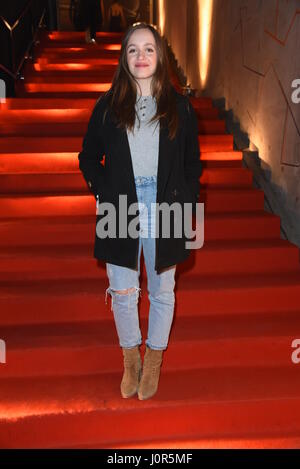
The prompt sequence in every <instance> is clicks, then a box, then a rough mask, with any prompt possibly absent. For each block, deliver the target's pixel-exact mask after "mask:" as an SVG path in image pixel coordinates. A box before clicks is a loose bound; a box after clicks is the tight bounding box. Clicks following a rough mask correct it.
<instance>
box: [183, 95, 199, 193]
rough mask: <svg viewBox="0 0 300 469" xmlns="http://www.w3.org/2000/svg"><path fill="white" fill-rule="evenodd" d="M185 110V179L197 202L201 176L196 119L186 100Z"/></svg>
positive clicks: (191, 107)
mask: <svg viewBox="0 0 300 469" xmlns="http://www.w3.org/2000/svg"><path fill="white" fill-rule="evenodd" d="M186 108H187V118H186V126H187V127H186V141H185V160H184V162H185V178H186V181H187V183H188V185H189V187H190V189H191V192H192V193H193V194H194V195H195V201H197V200H198V198H199V194H200V181H199V178H200V176H201V174H202V163H201V161H200V149H199V140H198V118H197V114H196V111H195V109H194V108H193V106H192V105H191V103H190V100H189V99H188V98H187V106H186Z"/></svg>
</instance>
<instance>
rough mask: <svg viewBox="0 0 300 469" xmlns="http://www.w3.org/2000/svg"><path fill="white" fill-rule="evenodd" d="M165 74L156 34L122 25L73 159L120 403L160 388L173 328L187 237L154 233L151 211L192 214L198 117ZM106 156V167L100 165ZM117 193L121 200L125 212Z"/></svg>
mask: <svg viewBox="0 0 300 469" xmlns="http://www.w3.org/2000/svg"><path fill="white" fill-rule="evenodd" d="M168 69H169V65H168V60H167V53H166V50H165V46H164V42H163V40H162V38H161V36H160V35H159V33H158V32H157V30H156V29H155V27H153V26H152V25H149V24H147V23H137V24H135V25H134V26H131V27H130V28H128V30H127V31H126V32H125V34H124V37H123V40H122V46H121V55H120V59H119V64H118V67H117V70H116V73H115V75H114V77H113V82H112V86H111V88H110V90H109V91H108V92H107V93H105V94H104V95H102V96H101V97H100V98H99V99H98V101H97V103H96V105H95V107H94V109H93V112H92V115H91V118H90V121H89V124H88V129H87V133H86V135H85V137H84V140H83V148H82V151H81V152H80V153H79V155H78V158H79V168H80V169H81V171H82V173H83V176H84V178H85V180H86V182H87V183H88V185H89V187H90V189H91V190H92V192H93V193H94V196H95V198H96V199H97V204H96V205H97V207H98V211H97V215H96V221H97V224H96V237H95V247H94V257H96V258H97V259H101V260H104V261H105V262H106V272H107V276H108V279H109V287H108V288H107V290H106V296H105V301H106V297H107V293H110V295H111V297H112V298H111V299H112V303H111V308H112V310H113V315H114V320H115V325H116V330H117V334H118V337H119V344H120V346H121V347H122V351H123V356H124V373H123V377H122V381H121V394H122V396H123V397H124V398H127V397H130V396H133V395H134V394H136V392H138V398H139V399H141V400H142V399H147V398H149V397H151V396H153V395H154V394H155V393H156V391H157V388H158V382H159V375H160V367H161V363H162V357H163V351H164V350H165V349H166V348H167V345H168V340H169V333H170V329H171V325H172V321H173V313H174V304H175V295H174V286H175V270H176V264H177V263H178V262H182V261H184V260H185V259H187V257H188V256H189V253H190V250H189V249H187V248H186V247H185V242H186V241H188V240H189V241H191V239H190V237H188V238H187V237H186V236H185V234H184V233H183V234H182V235H181V236H178V234H177V233H176V232H174V231H175V230H174V229H173V228H172V226H173V225H172V223H169V227H168V228H170V230H169V233H167V235H166V233H162V232H161V231H162V230H161V226H162V227H163V224H162V225H160V223H159V224H158V226H159V228H158V230H157V231H156V228H157V226H156V220H157V218H156V217H155V214H156V213H155V211H154V210H152V211H151V204H155V203H157V205H159V206H161V205H160V204H162V205H163V203H165V204H164V205H165V206H168V207H169V205H170V204H173V203H174V202H178V204H179V206H180V207H181V208H183V206H184V203H185V202H188V204H186V205H190V206H193V208H195V203H196V201H197V198H198V196H199V190H200V184H199V176H200V174H201V163H200V160H199V144H198V124H197V117H196V113H195V110H194V109H193V107H192V106H191V104H190V101H189V99H188V98H187V97H186V96H183V95H182V94H180V93H178V92H177V91H176V89H175V88H174V87H173V85H172V84H171V82H170V78H169V75H168ZM103 155H105V165H103V164H100V162H101V160H102V159H103ZM121 196H122V197H124V198H125V197H126V202H127V206H125V209H124V204H123V205H122V203H121V202H120V199H121ZM108 202H109V203H110V204H112V205H113V207H114V212H113V213H112V212H110V213H109V215H107V212H106V211H105V210H103V211H102V210H100V207H101V206H102V207H103V208H104V209H105V207H107V203H108ZM134 203H135V204H136V205H137V206H138V211H135V212H134V214H133V212H132V211H130V210H129V208H130V207H131V208H132V204H134ZM102 204H103V205H102ZM186 205H185V206H186ZM125 212H126V213H125ZM137 214H138V221H139V223H138V226H139V228H140V230H139V231H138V236H131V235H128V234H127V235H126V236H120V235H119V228H120V225H122V224H123V226H124V223H123V222H124V217H126V218H125V225H126V227H127V228H128V230H129V226H130V225H132V222H133V221H134V219H136V218H137ZM114 215H115V216H114ZM122 217H123V218H122ZM112 218H114V220H115V224H116V226H117V229H116V235H115V233H112V235H109V236H106V237H105V236H103V232H101V233H100V231H101V230H100V227H101V228H103V222H107V223H108V224H109V223H110V222H111V219H112ZM120 218H121V219H122V223H121V221H119V220H120ZM170 218H172V217H170ZM174 218H176V217H174ZM177 221H178V218H177ZM163 230H164V227H163ZM113 231H114V230H113ZM141 249H143V254H144V259H145V265H146V271H147V282H148V294H149V300H150V311H149V320H148V337H147V340H146V351H145V356H144V363H143V367H142V365H141V357H140V352H139V345H140V344H141V343H142V337H141V332H140V328H139V317H138V298H139V293H140V292H141V289H140V287H139V274H140V266H139V264H140V254H141Z"/></svg>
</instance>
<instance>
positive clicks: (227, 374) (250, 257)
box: [0, 32, 300, 448]
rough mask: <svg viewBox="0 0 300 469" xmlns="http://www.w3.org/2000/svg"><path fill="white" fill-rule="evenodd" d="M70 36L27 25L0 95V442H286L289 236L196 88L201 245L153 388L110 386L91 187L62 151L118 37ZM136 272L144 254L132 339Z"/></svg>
mask: <svg viewBox="0 0 300 469" xmlns="http://www.w3.org/2000/svg"><path fill="white" fill-rule="evenodd" d="M83 36H84V35H83V33H69V32H68V33H67V32H55V33H46V34H45V35H44V36H43V37H41V42H40V44H39V47H38V49H37V52H36V53H37V56H36V61H35V62H34V63H33V64H31V65H27V69H26V75H25V80H24V81H23V82H22V83H21V84H19V87H18V98H14V99H8V100H7V101H6V103H3V104H0V128H1V140H0V145H1V148H0V152H1V153H0V191H1V193H0V256H1V262H0V310H1V316H0V339H3V340H5V342H6V363H0V447H1V448H105V447H110V448H130V447H135V448H138V447H144V448H146V447H154V448H161V447H163V448H176V447H177V448H192V447H196V448H212V447H213V448H221V447H223V448H230V447H241V448H253V447H257V448H264V447H273V448H284V447H294V448H296V447H297V448H299V447H300V363H299V364H296V363H293V361H292V359H291V356H292V353H293V351H294V349H293V348H292V341H293V340H294V339H300V300H299V298H300V268H299V249H298V247H297V246H296V245H294V244H292V243H290V242H288V241H286V240H284V239H281V238H280V220H279V218H278V217H277V216H274V215H272V214H270V213H267V212H266V211H264V194H263V192H262V191H261V190H257V189H255V188H254V187H253V186H252V173H251V171H249V170H248V169H246V168H245V167H243V165H242V153H241V152H237V151H234V149H233V137H232V135H228V134H226V132H225V125H224V121H222V120H221V119H220V118H219V114H218V110H217V109H216V108H214V107H213V105H212V100H211V99H209V98H191V102H192V104H193V106H194V107H195V109H196V110H197V113H198V115H199V143H200V149H201V160H202V161H203V167H204V169H203V174H202V176H201V179H200V182H201V198H200V200H201V201H202V202H204V203H205V244H204V246H203V248H202V249H200V250H197V251H194V252H192V255H191V257H190V258H189V259H188V261H187V262H185V263H184V264H179V265H178V267H177V273H176V277H177V282H176V309H175V319H174V323H173V329H172V331H171V336H170V343H169V347H168V350H167V351H166V352H165V354H164V361H163V367H162V371H161V379H160V385H159V390H158V392H157V394H156V395H155V396H154V397H153V398H152V399H150V400H148V401H139V400H138V399H137V397H134V398H132V399H128V400H125V399H122V397H121V395H120V381H121V377H122V371H123V362H122V353H121V349H120V348H119V345H118V341H117V334H116V330H115V326H114V322H113V315H112V311H111V309H110V308H111V300H110V297H108V298H109V300H108V303H107V304H105V301H104V300H105V289H106V288H107V287H108V280H107V277H106V272H105V264H104V263H100V262H97V260H96V259H94V258H93V243H94V236H95V233H94V230H95V199H94V196H93V195H92V194H91V193H90V192H89V191H88V188H87V185H86V183H85V181H84V179H83V176H82V174H81V173H80V171H79V169H78V158H77V155H78V152H79V151H80V150H81V145H82V139H83V135H84V133H85V131H86V128H87V123H88V120H89V116H90V114H91V110H92V108H93V105H94V103H95V101H96V99H97V98H98V96H99V94H101V92H103V91H105V90H107V89H108V88H109V87H110V83H111V78H112V74H113V71H114V69H115V67H116V64H117V61H118V54H119V50H120V40H121V37H120V35H119V34H118V33H114V34H108V33H98V35H97V36H98V37H97V38H98V41H99V42H100V44H99V45H93V44H89V45H86V44H85V43H84V37H83ZM173 81H174V84H175V86H178V83H177V81H176V77H175V76H173ZM146 282H147V279H146V273H145V268H144V265H143V266H142V278H141V286H142V297H141V298H140V316H141V328H142V333H143V338H144V340H145V338H146V331H147V313H148V308H149V302H148V298H147V290H146V287H147V283H146ZM142 351H144V347H143V348H142ZM299 355H300V354H299Z"/></svg>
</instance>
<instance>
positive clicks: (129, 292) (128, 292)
mask: <svg viewBox="0 0 300 469" xmlns="http://www.w3.org/2000/svg"><path fill="white" fill-rule="evenodd" d="M121 292H122V293H121ZM107 293H110V295H111V310H112V309H113V304H114V299H115V300H116V298H117V299H118V300H119V301H123V302H124V301H126V300H125V297H127V299H128V300H127V301H128V310H129V307H130V299H131V297H132V296H133V295H135V302H136V304H137V302H138V299H139V296H142V290H141V288H139V287H132V288H126V289H124V290H116V289H114V288H111V287H108V288H107V289H106V291H105V304H107Z"/></svg>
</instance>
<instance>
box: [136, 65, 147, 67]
mask: <svg viewBox="0 0 300 469" xmlns="http://www.w3.org/2000/svg"><path fill="white" fill-rule="evenodd" d="M148 66H149V65H148V64H136V67H148Z"/></svg>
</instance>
